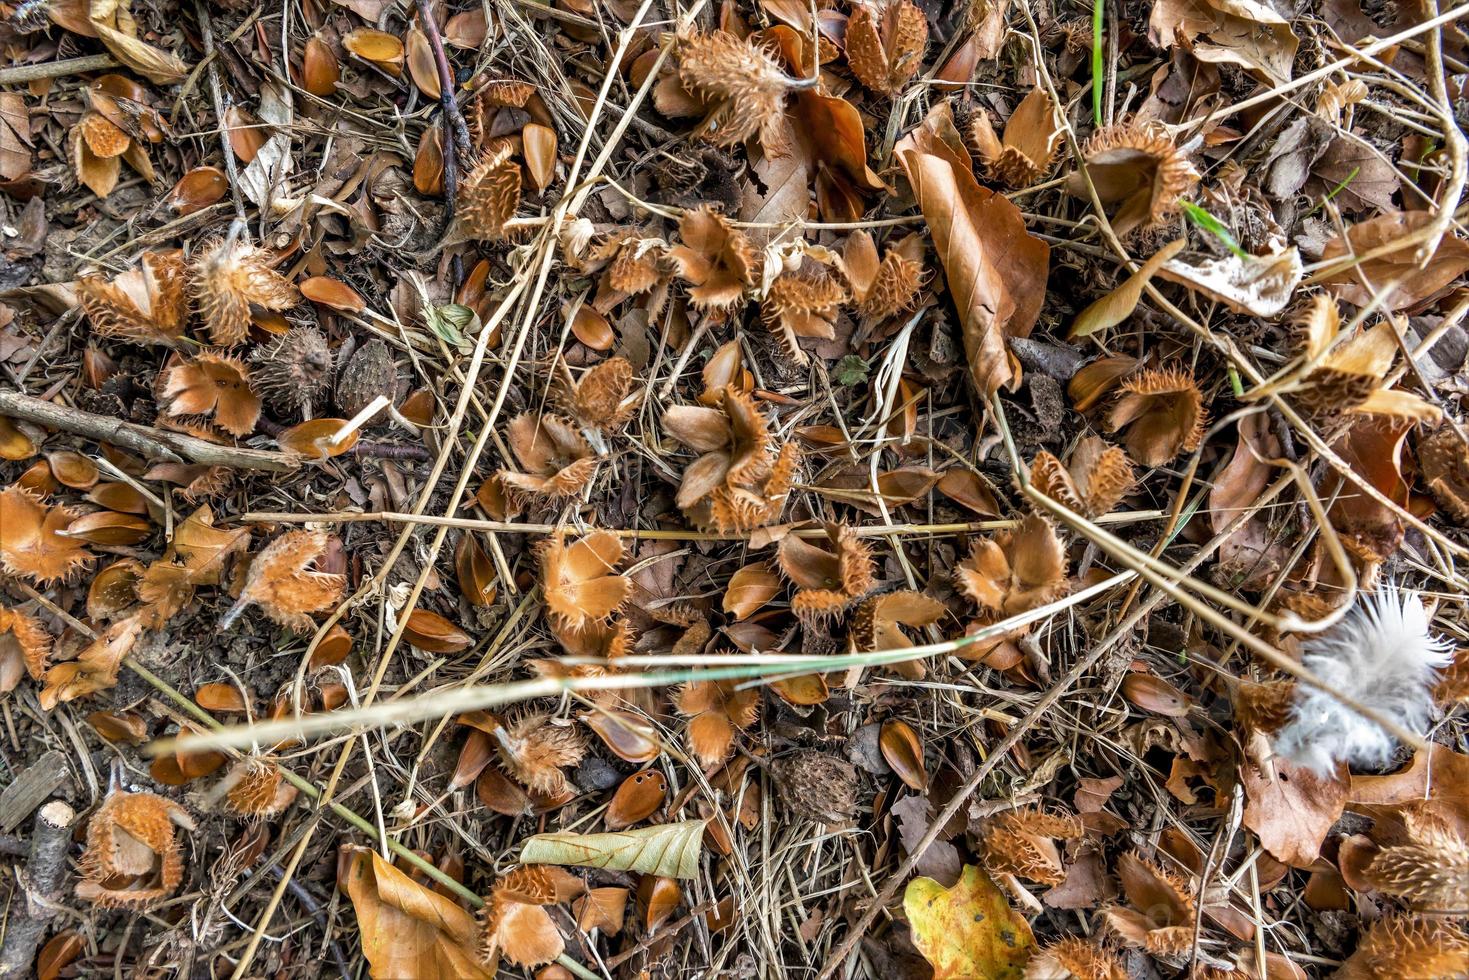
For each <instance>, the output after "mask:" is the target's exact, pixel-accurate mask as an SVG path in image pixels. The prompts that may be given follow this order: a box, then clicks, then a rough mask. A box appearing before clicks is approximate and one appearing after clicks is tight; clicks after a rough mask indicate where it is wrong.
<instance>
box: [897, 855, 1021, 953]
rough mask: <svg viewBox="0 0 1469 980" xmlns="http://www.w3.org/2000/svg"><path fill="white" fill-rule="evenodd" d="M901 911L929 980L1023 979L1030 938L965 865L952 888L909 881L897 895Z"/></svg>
mask: <svg viewBox="0 0 1469 980" xmlns="http://www.w3.org/2000/svg"><path fill="white" fill-rule="evenodd" d="M903 911H904V912H905V913H906V914H907V916H908V925H909V926H910V927H911V928H912V930H913V944H914V945H915V946H917V947H918V951H919V952H920V953H922V954H923V957H924V959H926V960H928V962H929V964H930V965H931V966H932V967H933V976H934V980H977V978H980V977H983V978H984V980H1020V977H1022V976H1023V975H1024V968H1025V963H1026V961H1027V960H1029V959H1030V957H1031V953H1032V951H1033V947H1034V946H1035V937H1034V936H1033V935H1032V934H1031V931H1030V926H1029V925H1028V924H1027V923H1026V921H1025V919H1024V918H1023V917H1022V916H1020V915H1019V914H1018V913H1016V912H1015V911H1014V910H1013V909H1011V908H1010V903H1009V902H1007V901H1006V900H1005V896H1004V894H1003V893H1002V892H1001V891H1000V889H999V888H997V887H996V886H995V883H994V882H993V881H991V880H990V878H989V876H988V875H987V874H985V873H984V872H983V871H981V870H980V869H979V868H978V867H976V866H975V865H972V864H970V865H965V867H964V872H963V874H962V875H960V877H959V882H958V884H956V885H955V886H954V887H953V888H944V887H943V886H942V885H940V884H939V883H938V882H936V881H934V880H933V879H932V878H914V879H913V880H912V881H910V882H909V883H908V888H907V890H906V891H904V893H903Z"/></svg>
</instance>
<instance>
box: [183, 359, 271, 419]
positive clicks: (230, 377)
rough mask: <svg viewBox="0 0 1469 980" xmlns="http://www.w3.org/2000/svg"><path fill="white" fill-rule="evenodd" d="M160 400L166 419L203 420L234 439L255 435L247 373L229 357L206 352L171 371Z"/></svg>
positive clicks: (255, 409)
mask: <svg viewBox="0 0 1469 980" xmlns="http://www.w3.org/2000/svg"><path fill="white" fill-rule="evenodd" d="M159 397H160V400H161V403H162V404H161V407H162V408H163V410H164V411H165V412H167V413H168V414H169V415H180V416H203V417H205V418H208V419H209V420H210V421H212V422H213V423H214V424H215V425H217V426H219V427H220V428H221V429H223V430H224V431H226V432H228V433H230V434H231V435H235V436H247V435H249V434H250V433H251V432H253V431H255V423H256V421H257V420H258V419H259V418H260V405H261V402H260V396H259V395H257V394H256V393H255V391H254V390H253V389H252V388H251V387H250V371H249V369H248V368H246V367H245V362H244V361H241V360H240V359H239V358H235V357H231V356H229V355H228V354H218V353H207V352H206V353H203V354H199V355H196V356H195V357H192V358H190V359H189V360H187V361H184V362H182V363H179V364H177V365H175V366H174V367H172V368H170V369H169V370H168V371H167V372H166V373H165V374H164V378H163V388H162V391H161V393H160V396H159Z"/></svg>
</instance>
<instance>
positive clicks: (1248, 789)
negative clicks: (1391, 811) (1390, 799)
mask: <svg viewBox="0 0 1469 980" xmlns="http://www.w3.org/2000/svg"><path fill="white" fill-rule="evenodd" d="M1257 737H1258V738H1261V739H1263V738H1264V736H1258V735H1257ZM1249 755H1250V756H1251V757H1250V758H1247V759H1244V760H1242V761H1241V762H1240V767H1239V774H1240V783H1241V785H1242V786H1243V787H1244V791H1245V811H1244V824H1245V826H1246V827H1248V828H1250V829H1251V830H1253V831H1254V832H1255V834H1256V836H1258V837H1259V838H1260V845H1261V846H1262V847H1264V848H1265V850H1266V851H1268V852H1270V854H1271V855H1272V856H1273V857H1275V858H1276V859H1277V860H1280V861H1283V862H1285V863H1286V864H1289V865H1291V866H1292V867H1296V868H1305V867H1309V866H1310V865H1311V864H1312V863H1313V862H1315V860H1316V859H1317V858H1318V857H1319V856H1320V854H1321V844H1322V842H1323V841H1325V840H1326V835H1327V833H1328V832H1330V830H1331V828H1332V825H1333V824H1335V823H1336V822H1337V820H1339V819H1340V818H1341V815H1342V809H1343V808H1344V807H1345V806H1346V802H1347V798H1348V796H1349V795H1350V793H1349V790H1350V784H1349V780H1348V778H1347V773H1346V767H1345V766H1343V767H1342V769H1341V770H1340V771H1338V772H1336V773H1334V774H1332V775H1329V776H1320V775H1317V774H1316V773H1315V772H1313V771H1312V770H1310V769H1307V768H1304V767H1298V766H1293V765H1291V763H1290V762H1289V761H1287V760H1286V759H1284V758H1282V757H1279V756H1277V757H1275V758H1272V759H1270V760H1269V761H1268V762H1265V763H1263V764H1260V763H1258V762H1257V761H1256V760H1257V758H1258V754H1257V753H1255V752H1254V751H1251V752H1250V753H1249Z"/></svg>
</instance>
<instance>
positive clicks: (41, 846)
mask: <svg viewBox="0 0 1469 980" xmlns="http://www.w3.org/2000/svg"><path fill="white" fill-rule="evenodd" d="M75 820H76V813H75V812H74V811H73V810H72V808H71V807H70V806H68V805H66V804H65V803H63V802H62V801H61V800H52V801H51V802H50V803H47V804H46V805H45V806H43V807H41V808H40V809H39V810H37V811H36V822H35V828H34V829H33V830H32V831H31V847H30V853H29V854H28V856H27V857H26V864H25V867H24V868H23V869H21V870H20V872H19V874H18V875H17V876H16V877H17V879H18V881H17V884H18V889H17V890H18V892H19V894H18V895H17V896H16V901H15V902H14V903H13V904H12V906H11V910H10V921H9V922H7V923H6V928H5V944H4V945H3V946H0V980H12V978H19V977H25V976H31V975H32V974H31V963H32V961H33V960H34V959H35V958H36V947H37V946H39V945H40V944H41V937H42V936H44V935H45V934H46V928H47V926H49V925H50V924H51V920H52V919H53V918H55V916H56V911H57V905H58V903H59V902H60V901H61V898H62V890H63V887H64V885H65V882H66V852H67V850H68V848H70V846H71V825H72V823H73V822H74V821H75Z"/></svg>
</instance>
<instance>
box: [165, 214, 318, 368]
mask: <svg viewBox="0 0 1469 980" xmlns="http://www.w3.org/2000/svg"><path fill="white" fill-rule="evenodd" d="M189 281H190V287H191V289H192V291H193V294H194V301H195V303H196V304H197V306H198V310H199V314H200V316H201V317H203V319H204V323H205V325H206V326H207V327H208V328H209V337H210V339H211V340H213V341H214V342H215V343H216V344H220V345H221V346H225V347H231V346H234V345H235V344H239V343H243V342H244V340H245V338H246V336H248V334H249V331H250V306H251V304H254V305H256V306H263V307H264V308H266V309H267V310H284V309H287V308H288V307H291V306H295V305H296V303H297V302H298V301H299V300H300V298H301V294H300V292H298V291H297V289H296V287H295V286H294V285H292V284H291V283H290V282H288V281H286V279H285V278H283V277H282V276H281V275H280V274H279V273H278V272H276V271H275V270H274V269H272V268H271V266H270V261H269V255H268V253H266V252H264V251H262V250H261V249H258V248H256V247H255V246H254V245H250V244H248V243H246V242H242V241H239V240H230V239H223V240H221V241H219V242H217V243H215V244H214V245H211V246H207V247H205V248H204V249H202V250H201V251H200V252H199V254H198V256H197V257H196V258H195V259H194V261H193V262H192V263H191V264H190V266H189Z"/></svg>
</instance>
